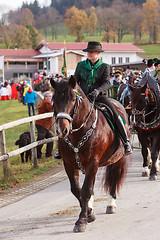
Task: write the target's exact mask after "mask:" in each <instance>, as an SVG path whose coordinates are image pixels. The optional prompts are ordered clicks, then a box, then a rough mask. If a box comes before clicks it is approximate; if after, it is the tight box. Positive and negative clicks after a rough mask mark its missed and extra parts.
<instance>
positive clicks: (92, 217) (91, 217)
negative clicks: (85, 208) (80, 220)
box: [87, 213, 96, 223]
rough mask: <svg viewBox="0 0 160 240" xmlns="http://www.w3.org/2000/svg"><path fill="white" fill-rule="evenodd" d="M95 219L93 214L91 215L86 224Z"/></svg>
mask: <svg viewBox="0 0 160 240" xmlns="http://www.w3.org/2000/svg"><path fill="white" fill-rule="evenodd" d="M95 219H96V217H95V214H94V213H93V214H92V215H91V216H88V218H87V222H88V223H91V222H94V221H95Z"/></svg>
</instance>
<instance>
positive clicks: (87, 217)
mask: <svg viewBox="0 0 160 240" xmlns="http://www.w3.org/2000/svg"><path fill="white" fill-rule="evenodd" d="M92 165H94V161H93V163H92ZM97 169H98V166H95V167H94V166H91V167H89V168H88V169H87V171H86V175H85V179H84V183H83V186H82V189H81V198H82V208H81V212H80V215H79V219H78V220H77V222H76V223H75V227H74V232H84V231H85V228H86V225H87V223H89V222H93V221H94V220H95V215H94V213H93V195H94V191H93V189H94V183H95V176H96V173H97Z"/></svg>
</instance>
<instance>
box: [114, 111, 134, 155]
mask: <svg viewBox="0 0 160 240" xmlns="http://www.w3.org/2000/svg"><path fill="white" fill-rule="evenodd" d="M116 130H117V131H118V135H119V137H120V139H121V141H122V143H123V145H124V149H125V153H124V155H125V156H126V155H129V154H131V153H132V148H131V145H130V142H129V139H128V136H127V132H126V129H125V126H124V123H123V120H122V118H121V117H120V116H118V118H117V119H116Z"/></svg>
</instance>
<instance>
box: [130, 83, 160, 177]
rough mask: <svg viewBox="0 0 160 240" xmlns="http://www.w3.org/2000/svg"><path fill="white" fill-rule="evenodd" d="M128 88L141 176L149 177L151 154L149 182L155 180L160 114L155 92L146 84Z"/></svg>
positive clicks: (159, 135)
mask: <svg viewBox="0 0 160 240" xmlns="http://www.w3.org/2000/svg"><path fill="white" fill-rule="evenodd" d="M129 87H130V92H131V102H132V111H133V119H134V122H133V123H134V128H135V130H136V131H137V133H138V138H139V141H140V143H141V145H142V156H143V169H142V176H148V175H149V169H148V166H149V165H150V163H149V161H148V156H149V155H150V152H151V160H152V164H151V171H150V176H149V179H150V180H156V179H157V171H158V166H157V161H158V154H159V150H160V144H159V143H160V115H159V114H160V113H159V106H158V103H157V97H156V94H155V91H154V90H153V89H152V88H151V87H150V86H149V84H148V83H146V84H145V85H144V86H141V87H133V86H131V85H130V86H129Z"/></svg>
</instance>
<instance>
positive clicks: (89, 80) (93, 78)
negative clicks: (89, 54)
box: [74, 59, 110, 96]
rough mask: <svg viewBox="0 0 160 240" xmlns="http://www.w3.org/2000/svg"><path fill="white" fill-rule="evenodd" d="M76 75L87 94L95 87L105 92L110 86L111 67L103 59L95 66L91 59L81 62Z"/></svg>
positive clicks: (102, 92)
mask: <svg viewBox="0 0 160 240" xmlns="http://www.w3.org/2000/svg"><path fill="white" fill-rule="evenodd" d="M74 76H75V78H76V80H77V83H78V84H79V85H80V87H81V88H82V90H83V91H84V93H85V94H86V96H87V95H88V94H89V93H90V92H92V91H93V90H94V89H98V90H99V92H100V93H101V94H105V93H106V91H107V90H108V88H109V86H110V67H109V65H108V64H106V63H103V62H102V61H101V60H98V61H97V62H96V63H95V64H94V65H93V66H92V65H91V63H90V61H89V59H86V60H84V61H81V62H79V63H78V65H77V67H76V71H75V74H74Z"/></svg>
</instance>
